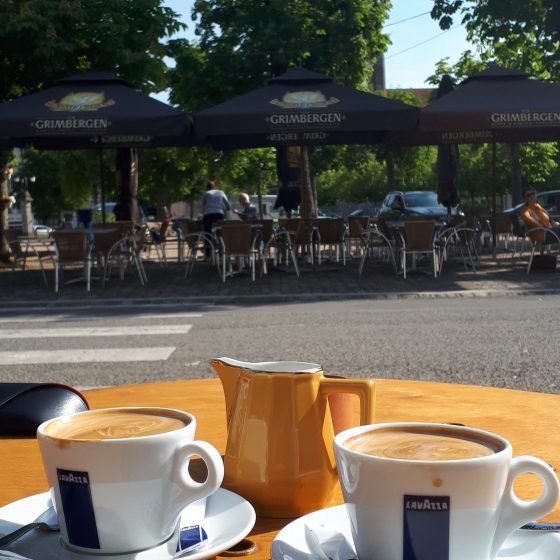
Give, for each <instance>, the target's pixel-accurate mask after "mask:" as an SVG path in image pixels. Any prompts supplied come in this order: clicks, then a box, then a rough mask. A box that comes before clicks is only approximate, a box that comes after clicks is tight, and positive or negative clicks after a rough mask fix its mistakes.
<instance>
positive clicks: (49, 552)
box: [0, 488, 256, 560]
mask: <svg viewBox="0 0 560 560" xmlns="http://www.w3.org/2000/svg"><path fill="white" fill-rule="evenodd" d="M50 505H51V500H50V497H49V494H48V492H45V493H44V494H36V495H34V496H29V497H28V498H24V499H23V500H18V501H17V502H13V503H11V504H8V505H7V506H4V507H2V508H0V535H5V534H6V533H9V532H10V531H13V530H15V529H17V528H18V527H19V526H20V525H24V524H26V523H30V522H31V521H33V520H34V519H35V518H36V517H37V516H38V515H39V514H40V513H41V512H43V511H44V510H45V509H47V508H48V507H49V506H50ZM255 520H256V515H255V510H254V509H253V506H252V505H251V504H250V503H249V502H248V501H247V500H245V499H243V498H242V497H241V496H238V495H237V494H234V493H233V492H230V491H229V490H224V489H223V488H219V489H218V490H217V491H216V492H215V493H214V494H212V495H211V496H209V497H208V499H207V501H206V514H205V517H204V528H205V529H206V530H207V532H208V534H209V535H210V536H211V538H212V542H211V543H210V545H208V546H207V547H205V548H203V549H200V550H196V551H194V552H192V553H190V554H188V553H187V554H183V555H180V556H177V559H181V558H185V559H188V560H205V559H206V558H212V557H213V556H216V554H219V553H220V552H223V551H224V550H227V549H228V548H230V547H232V546H233V545H234V544H237V543H238V542H239V541H240V540H241V539H243V538H244V537H245V536H247V534H248V533H249V531H250V530H251V529H252V528H253V526H254V525H255ZM172 540H174V539H172ZM4 548H5V549H6V550H9V551H11V552H17V553H18V554H21V555H22V556H25V557H27V558H30V559H31V560H84V559H86V558H87V559H88V560H95V559H96V558H99V559H101V560H110V559H111V558H115V559H118V560H172V559H173V558H175V549H174V546H172V545H171V542H170V541H168V542H166V543H163V544H161V545H160V546H158V547H156V548H152V549H150V550H143V551H142V552H136V553H132V554H119V555H115V556H109V555H97V554H79V553H76V552H73V551H70V550H67V549H66V548H64V547H63V546H62V544H61V541H60V533H48V532H42V531H31V532H30V533H28V534H27V535H25V536H23V537H21V538H20V539H19V540H17V541H15V542H14V543H12V544H10V545H8V546H6V547H4Z"/></svg>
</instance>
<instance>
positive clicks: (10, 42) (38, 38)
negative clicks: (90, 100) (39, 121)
mask: <svg viewBox="0 0 560 560" xmlns="http://www.w3.org/2000/svg"><path fill="white" fill-rule="evenodd" d="M181 27H182V24H181V23H180V22H179V20H178V17H177V14H176V13H175V12H173V11H172V10H171V9H169V8H165V7H163V6H161V0H112V1H111V2H105V1H100V0H92V1H85V0H3V1H2V18H0V99H3V100H7V99H12V98H14V97H17V96H20V95H24V94H27V93H30V92H33V91H37V90H38V89H41V88H44V87H47V86H49V85H52V83H53V82H54V81H55V80H57V79H59V78H61V77H63V76H66V75H69V74H73V73H77V72H82V71H87V70H92V69H93V70H104V71H107V72H115V73H117V74H119V75H120V76H121V77H122V78H124V79H126V80H127V81H129V82H130V84H131V85H133V86H134V87H137V88H139V89H141V90H143V91H147V92H152V91H159V90H162V89H164V88H165V87H166V81H165V80H166V78H165V72H166V65H165V60H164V57H165V55H166V54H167V52H166V47H165V44H164V42H163V41H162V39H163V38H165V37H167V36H169V35H170V34H172V33H174V32H176V31H178V30H180V29H181Z"/></svg>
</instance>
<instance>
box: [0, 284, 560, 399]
mask: <svg viewBox="0 0 560 560" xmlns="http://www.w3.org/2000/svg"><path fill="white" fill-rule="evenodd" d="M559 311H560V296H556V295H551V296H542V297H529V296H521V297H513V296H512V297H490V298H449V299H445V298H435V299H419V300H415V299H391V300H350V301H334V302H325V301H320V302H308V303H293V304H285V303H284V304H274V305H260V306H239V307H236V306H229V307H223V306H216V305H212V306H198V307H192V306H190V307H186V306H179V305H177V304H173V303H169V304H168V305H159V306H157V307H155V306H136V307H134V308H126V307H121V306H119V307H114V306H107V307H103V306H100V305H97V306H90V307H79V306H78V307H75V308H56V309H55V308H53V309H49V310H45V309H41V308H30V309H19V310H18V311H17V312H14V311H11V312H10V311H9V310H6V309H4V310H0V381H18V382H19V381H37V382H46V381H56V382H61V383H68V384H71V385H74V386H77V387H82V388H83V387H92V386H106V385H117V384H126V383H142V382H149V381H155V380H172V379H185V378H198V377H212V376H214V374H213V372H212V370H211V368H210V367H209V366H208V360H209V358H211V357H216V356H229V357H232V358H237V359H240V360H245V361H269V360H297V361H308V362H318V363H320V364H322V366H323V367H324V369H325V371H327V372H328V373H332V374H341V375H348V376H357V377H360V376H363V377H373V378H375V377H384V378H398V379H419V380H426V381H442V382H452V383H466V384H477V385H488V386H495V387H508V388H513V389H522V390H530V391H543V392H549V393H560V373H559V365H560V345H558V344H557V339H558V334H559V332H560V329H559V327H558V318H559V316H560V314H559ZM61 329H64V330H61ZM107 329H109V330H107ZM133 360H134V361H133Z"/></svg>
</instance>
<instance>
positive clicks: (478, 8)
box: [432, 0, 560, 79]
mask: <svg viewBox="0 0 560 560" xmlns="http://www.w3.org/2000/svg"><path fill="white" fill-rule="evenodd" d="M455 16H457V17H459V18H460V19H461V22H462V23H463V24H464V25H465V28H466V30H467V37H468V39H469V40H471V41H474V42H476V43H477V44H478V45H479V46H480V48H481V50H482V51H483V52H488V51H490V52H491V53H492V55H493V56H494V57H495V58H496V59H497V60H501V61H503V62H504V63H505V62H507V65H508V66H511V67H513V68H517V69H520V70H524V71H526V72H528V73H529V74H531V75H533V76H535V77H542V78H547V77H553V78H556V79H558V78H560V58H559V57H558V54H559V51H560V2H558V0H524V1H523V2H519V1H518V0H434V8H433V10H432V17H433V18H434V19H436V20H438V21H439V23H440V26H441V28H442V29H449V28H450V27H451V25H452V24H453V18H454V17H455Z"/></svg>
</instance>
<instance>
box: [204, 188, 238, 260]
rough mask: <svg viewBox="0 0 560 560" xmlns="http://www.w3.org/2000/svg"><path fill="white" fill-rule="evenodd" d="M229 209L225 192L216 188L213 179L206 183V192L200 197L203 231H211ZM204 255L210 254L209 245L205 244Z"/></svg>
mask: <svg viewBox="0 0 560 560" xmlns="http://www.w3.org/2000/svg"><path fill="white" fill-rule="evenodd" d="M230 210H231V205H230V203H229V200H228V198H227V196H226V194H225V193H224V192H223V191H221V190H220V189H218V187H217V186H216V182H215V181H208V182H207V183H206V192H205V193H204V196H203V197H202V227H203V229H204V232H205V233H210V234H211V233H212V227H213V225H214V224H215V223H216V222H219V221H221V220H223V219H224V217H225V214H226V212H228V211H230ZM205 253H206V256H207V257H209V256H210V246H209V245H208V244H206V247H205Z"/></svg>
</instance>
